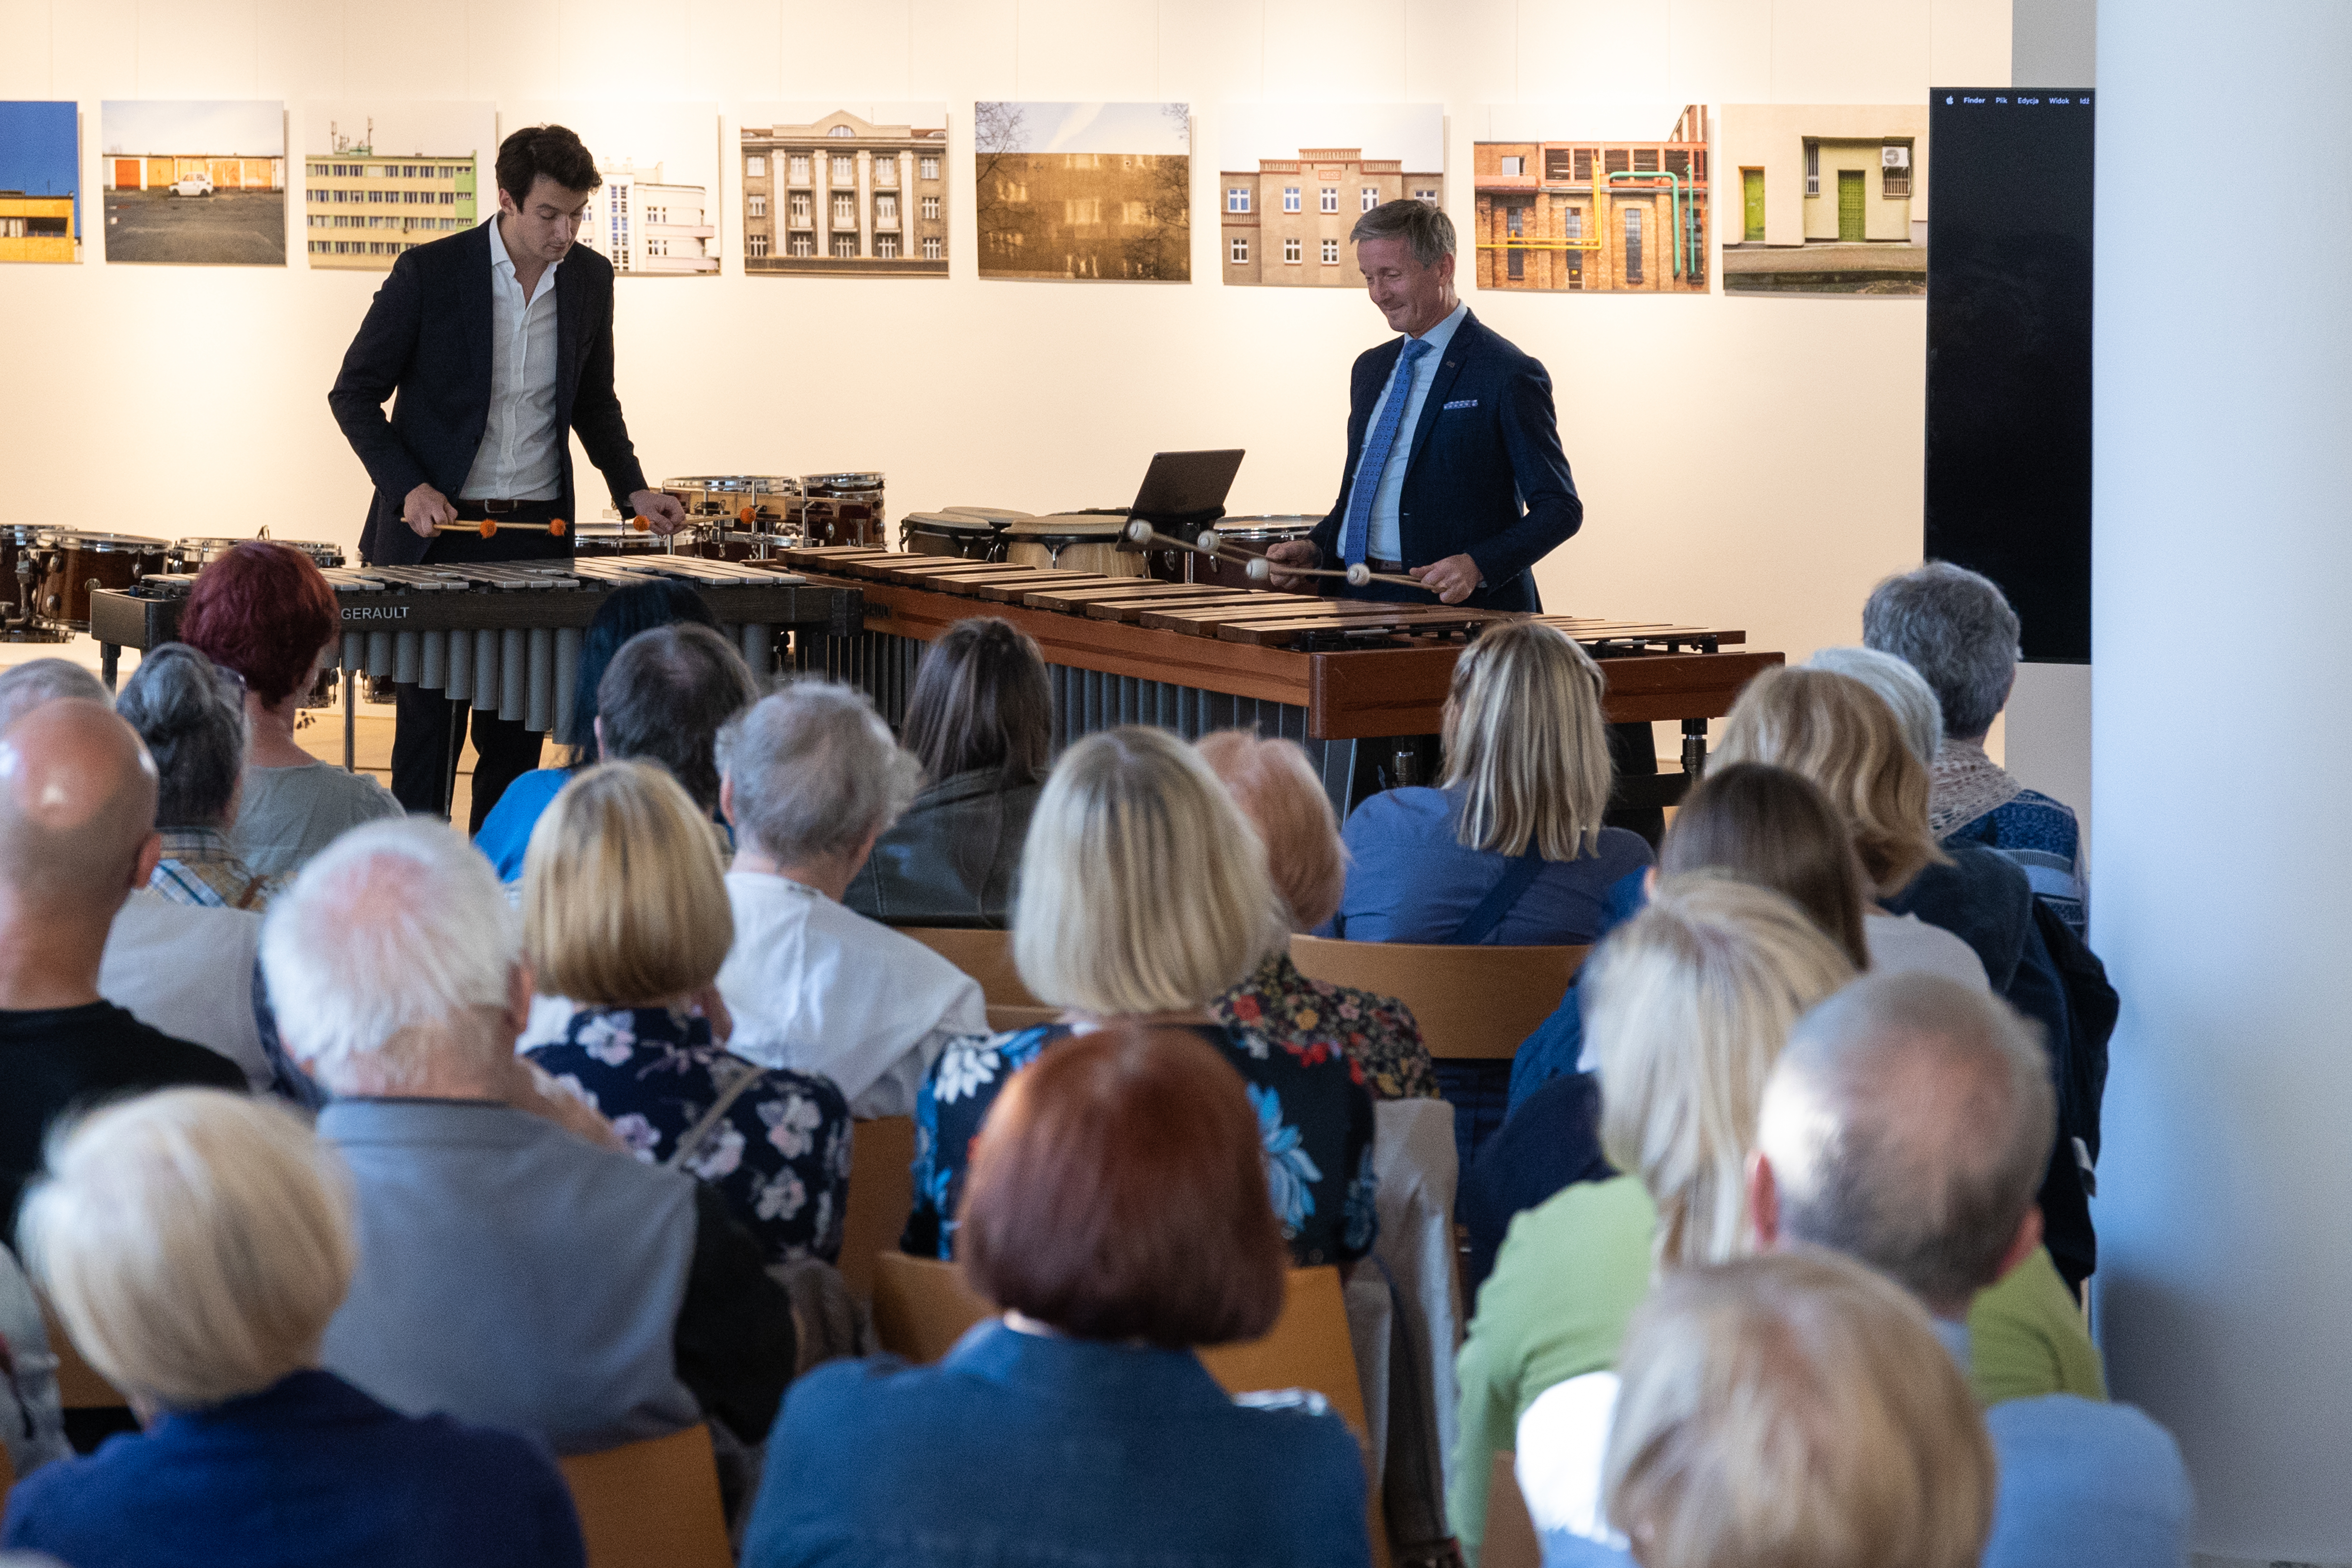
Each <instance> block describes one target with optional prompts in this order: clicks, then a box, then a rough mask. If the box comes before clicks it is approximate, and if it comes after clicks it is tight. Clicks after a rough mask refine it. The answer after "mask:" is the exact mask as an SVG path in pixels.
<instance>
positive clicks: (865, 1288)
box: [839, 1116, 915, 1299]
mask: <svg viewBox="0 0 2352 1568" xmlns="http://www.w3.org/2000/svg"><path fill="white" fill-rule="evenodd" d="M914 1164H915V1119H914V1118H913V1117H911V1116H880V1117H876V1118H875V1119H874V1120H872V1121H860V1122H858V1123H857V1124H856V1126H855V1127H853V1128H852V1129H851V1130H850V1145H849V1194H848V1196H847V1198H846V1199H845V1201H844V1203H843V1204H842V1212H841V1262H840V1265H839V1267H840V1269H841V1281H842V1283H843V1284H845V1285H846V1286H848V1287H849V1293H850V1294H851V1295H853V1296H856V1297H859V1298H861V1299H863V1298H866V1297H870V1296H872V1295H873V1294H874V1255H875V1254H876V1253H877V1252H891V1253H895V1252H897V1251H898V1234H899V1232H901V1231H903V1230H905V1229H906V1228H907V1215H908V1211H909V1210H910V1209H912V1208H913V1207H914V1206H915V1172H914Z"/></svg>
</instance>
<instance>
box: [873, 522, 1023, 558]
mask: <svg viewBox="0 0 2352 1568" xmlns="http://www.w3.org/2000/svg"><path fill="white" fill-rule="evenodd" d="M898 529H899V533H900V536H901V538H900V548H901V549H904V550H907V551H908V552H912V553H914V554H917V555H942V556H948V557H950V558H952V559H954V560H958V561H1002V560H1003V559H1004V531H1003V529H1002V528H1001V527H999V526H998V525H996V524H994V523H992V522H988V521H983V520H982V519H980V518H974V517H949V516H943V515H929V514H913V513H910V514H909V515H908V516H906V517H903V518H901V519H899V520H898Z"/></svg>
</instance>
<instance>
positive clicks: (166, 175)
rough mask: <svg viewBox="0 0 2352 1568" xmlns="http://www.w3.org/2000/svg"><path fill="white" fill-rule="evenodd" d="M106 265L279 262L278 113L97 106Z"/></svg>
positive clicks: (252, 108)
mask: <svg viewBox="0 0 2352 1568" xmlns="http://www.w3.org/2000/svg"><path fill="white" fill-rule="evenodd" d="M98 125H99V148H100V153H101V154H102V155H101V156H100V159H99V169H100V183H101V184H102V185H103V187H104V190H105V202H106V225H105V227H106V240H105V245H106V259H107V260H108V261H109V262H110V263H111V262H123V261H131V262H165V263H173V264H178V265H194V266H212V267H222V266H257V267H283V266H285V265H286V106H285V105H284V104H283V103H280V102H278V101H276V100H245V99H222V100H188V101H177V100H163V99H120V100H117V99H110V100H107V101H106V102H104V103H102V104H100V106H99V117H98Z"/></svg>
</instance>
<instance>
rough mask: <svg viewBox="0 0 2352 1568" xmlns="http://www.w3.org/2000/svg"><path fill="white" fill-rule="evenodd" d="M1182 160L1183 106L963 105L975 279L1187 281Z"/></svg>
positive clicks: (1185, 142)
mask: <svg viewBox="0 0 2352 1568" xmlns="http://www.w3.org/2000/svg"><path fill="white" fill-rule="evenodd" d="M972 156H973V173H974V175H975V179H974V182H973V187H972V206H973V216H974V217H975V219H976V220H977V226H978V229H979V234H980V275H981V276H982V278H1083V279H1128V280H1129V281H1134V282H1163V283H1164V282H1173V283H1182V282H1187V281H1190V280H1191V279H1192V211H1191V196H1192V190H1191V184H1192V110H1191V107H1190V106H1189V105H1186V104H1181V103H1015V102H1002V101H997V102H986V103H979V104H975V105H973V106H972Z"/></svg>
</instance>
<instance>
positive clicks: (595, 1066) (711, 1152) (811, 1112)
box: [522, 762, 850, 1263]
mask: <svg viewBox="0 0 2352 1568" xmlns="http://www.w3.org/2000/svg"><path fill="white" fill-rule="evenodd" d="M522 907H523V952H524V955H525V956H526V957H527V958H528V959H529V960H530V967H531V973H532V975H533V976H534V979H535V983H536V984H537V985H538V987H539V990H540V991H541V994H545V995H550V996H559V997H562V998H563V999H564V1000H565V1001H567V1002H568V1003H569V1004H570V1005H571V1007H572V1016H571V1019H570V1021H569V1022H568V1023H567V1024H566V1025H565V1026H564V1032H563V1038H562V1041H560V1042H558V1043H556V1044H552V1045H545V1046H541V1047H537V1048H536V1049H534V1050H531V1051H529V1052H526V1053H525V1056H526V1058H527V1059H528V1060H530V1062H531V1063H533V1064H534V1065H535V1066H537V1067H539V1068H541V1069H543V1070H544V1071H546V1072H548V1073H550V1074H551V1075H552V1076H553V1077H554V1079H555V1080H556V1081H557V1082H558V1083H559V1084H562V1086H563V1087H564V1088H566V1089H570V1090H571V1091H572V1093H573V1094H576V1095H578V1096H579V1097H580V1098H581V1099H582V1100H585V1101H586V1102H587V1103H588V1104H589V1105H590V1106H591V1107H593V1109H594V1110H597V1111H598V1112H599V1113H600V1114H602V1115H603V1116H604V1118H605V1119H606V1120H607V1121H610V1122H611V1123H612V1125H613V1131H614V1133H615V1134H617V1135H618V1136H619V1138H620V1140H621V1142H623V1143H624V1144H625V1145H626V1146H627V1148H628V1150H629V1152H631V1153H633V1154H635V1156H636V1157H637V1158H638V1159H639V1160H641V1161H643V1162H645V1163H646V1164H649V1165H666V1166H671V1167H674V1168H679V1169H683V1170H685V1171H686V1172H688V1173H689V1174H692V1175H696V1176H699V1177H700V1178H702V1180H704V1181H706V1182H708V1183H709V1184H711V1185H712V1186H714V1187H716V1188H718V1189H719V1194H720V1195H721V1196H723V1197H724V1198H725V1199H726V1200H727V1206H728V1209H729V1210H730V1212H731V1213H732V1214H733V1215H734V1217H735V1219H736V1221H737V1223H739V1224H740V1225H741V1226H743V1227H744V1228H745V1229H747V1230H749V1231H750V1232H751V1235H752V1236H753V1237H757V1238H758V1240H759V1242H760V1245H761V1248H762V1249H763V1250H764V1251H765V1252H766V1253H767V1256H768V1261H769V1262H771V1263H783V1262H789V1261H791V1260H792V1259H794V1258H810V1257H814V1258H824V1260H825V1261H826V1262H828V1263H830V1262H832V1261H834V1260H835V1258H837V1257H838V1256H839V1255H840V1252H841V1219H842V1204H843V1201H844V1200H845V1197H846V1196H847V1194H848V1184H849V1153H850V1144H849V1140H850V1129H849V1106H848V1103H847V1102H846V1101H845V1100H843V1099H842V1095H841V1090H840V1089H837V1088H835V1086H834V1083H833V1080H832V1079H825V1078H819V1077H816V1076H814V1074H809V1073H800V1072H792V1071H788V1070H786V1069H783V1068H762V1067H761V1066H760V1065H759V1064H758V1063H756V1062H751V1061H746V1060H745V1059H744V1058H741V1057H738V1056H731V1055H730V1054H729V1053H728V1051H727V1048H726V1044H725V1042H724V1040H723V1039H721V1038H717V1037H714V1035H713V1030H712V1027H711V1015H713V1014H718V1015H719V1016H720V1017H721V1019H722V1020H723V1018H724V1011H723V1009H721V1008H719V1006H718V1005H717V992H716V991H715V990H714V989H713V983H714V981H715V980H716V979H717V977H718V974H719V963H720V961H721V960H722V959H724V958H725V957H726V956H727V949H728V945H729V944H730V942H733V941H734V940H735V920H734V916H733V915H732V914H731V913H730V910H729V909H728V904H727V884H726V881H725V879H723V878H722V876H721V875H720V872H719V856H718V852H717V847H716V846H715V844H714V843H713V841H712V839H711V837H710V819H709V817H708V816H705V815H704V814H703V813H702V811H701V809H700V808H699V807H698V806H697V805H696V804H695V803H694V801H693V799H692V798H691V797H689V796H688V795H687V793H686V791H685V789H684V788H683V787H681V786H680V785H679V784H678V782H677V779H675V778H673V777H672V776H671V775H670V774H669V773H668V772H667V770H665V769H663V768H661V767H658V766H656V765H655V764H653V763H635V762H625V763H599V764H598V765H596V766H595V767H592V768H589V769H587V770H586V771H584V772H583V773H578V774H576V775H575V776H574V777H573V778H572V782H571V783H569V784H565V785H564V786H563V789H562V792H561V793H560V794H558V795H556V797H555V799H554V801H553V802H552V803H551V804H550V805H549V806H548V808H547V810H546V811H545V812H544V813H543V814H542V815H541V816H540V819H539V823H538V826H535V827H533V828H532V829H531V835H530V850H529V852H528V853H527V854H526V855H525V856H524V858H523V872H522Z"/></svg>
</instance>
